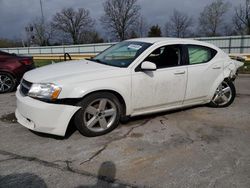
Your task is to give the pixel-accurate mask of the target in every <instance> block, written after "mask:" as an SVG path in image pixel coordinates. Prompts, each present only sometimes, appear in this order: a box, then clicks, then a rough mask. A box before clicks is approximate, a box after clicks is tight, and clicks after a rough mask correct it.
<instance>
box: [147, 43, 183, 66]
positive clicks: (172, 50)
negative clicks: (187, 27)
mask: <svg viewBox="0 0 250 188" xmlns="http://www.w3.org/2000/svg"><path fill="white" fill-rule="evenodd" d="M144 61H150V62H152V63H155V64H156V67H157V69H161V68H166V67H174V66H178V65H180V64H181V49H180V46H179V45H168V46H162V47H160V48H157V49H156V50H154V51H153V52H152V53H151V54H150V55H149V56H148V57H147V58H146V59H145V60H144Z"/></svg>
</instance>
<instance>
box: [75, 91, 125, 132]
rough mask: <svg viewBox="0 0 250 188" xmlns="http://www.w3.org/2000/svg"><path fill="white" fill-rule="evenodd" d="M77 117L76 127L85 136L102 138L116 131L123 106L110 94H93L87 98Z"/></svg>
mask: <svg viewBox="0 0 250 188" xmlns="http://www.w3.org/2000/svg"><path fill="white" fill-rule="evenodd" d="M78 105H79V106H81V107H82V108H81V109H80V110H79V111H78V112H77V113H76V115H75V119H74V121H75V125H76V127H77V129H78V130H79V131H80V132H81V133H82V134H83V135H84V136H90V137H92V136H100V135H103V134H106V133H108V132H111V131H112V130H113V129H115V128H116V127H117V126H118V124H119V120H120V116H121V112H122V110H121V105H120V102H119V100H118V99H117V97H116V96H115V95H113V94H112V93H108V92H100V93H93V94H91V95H89V96H87V97H85V98H84V99H83V100H82V101H81V102H80V103H78Z"/></svg>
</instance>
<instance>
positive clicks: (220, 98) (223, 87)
mask: <svg viewBox="0 0 250 188" xmlns="http://www.w3.org/2000/svg"><path fill="white" fill-rule="evenodd" d="M231 98H232V90H231V87H230V86H229V85H228V83H227V82H225V81H223V82H222V83H221V84H220V85H219V87H218V88H217V89H216V92H215V95H214V97H213V99H212V102H213V103H214V104H216V105H218V106H223V105H226V104H227V103H229V102H230V100H231Z"/></svg>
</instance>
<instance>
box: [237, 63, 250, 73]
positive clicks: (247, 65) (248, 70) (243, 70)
mask: <svg viewBox="0 0 250 188" xmlns="http://www.w3.org/2000/svg"><path fill="white" fill-rule="evenodd" d="M239 73H241V74H250V61H246V62H244V65H243V67H241V68H240V69H239Z"/></svg>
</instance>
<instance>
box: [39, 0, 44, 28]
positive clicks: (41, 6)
mask: <svg viewBox="0 0 250 188" xmlns="http://www.w3.org/2000/svg"><path fill="white" fill-rule="evenodd" d="M40 8H41V15H42V23H44V14H43V3H42V0H40Z"/></svg>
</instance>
